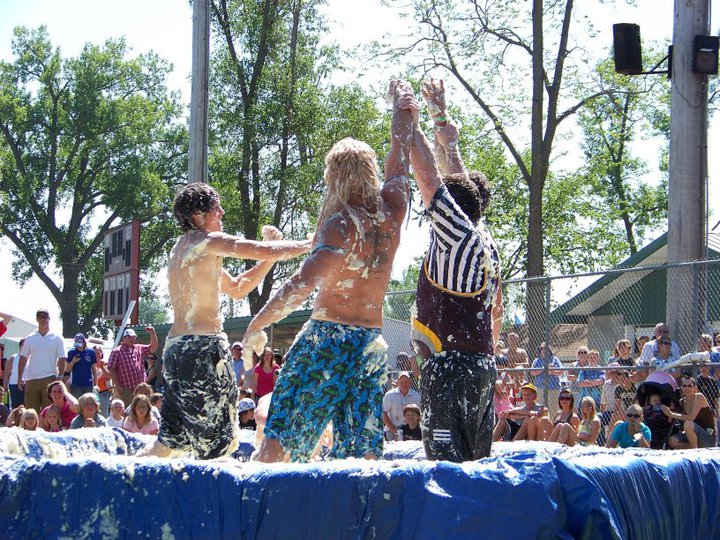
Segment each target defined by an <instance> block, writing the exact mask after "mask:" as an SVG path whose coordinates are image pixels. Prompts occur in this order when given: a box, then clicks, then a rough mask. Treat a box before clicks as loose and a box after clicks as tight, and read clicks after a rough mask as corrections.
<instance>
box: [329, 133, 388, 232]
mask: <svg viewBox="0 0 720 540" xmlns="http://www.w3.org/2000/svg"><path fill="white" fill-rule="evenodd" d="M323 178H324V180H325V184H326V185H327V193H326V194H325V200H324V201H323V205H322V208H321V210H320V216H319V217H318V228H319V227H321V226H322V224H323V223H324V222H325V221H327V219H328V218H329V217H330V216H331V215H333V214H335V213H336V212H339V211H340V210H342V209H348V208H349V205H348V203H349V201H350V199H351V198H353V197H357V196H359V197H360V198H361V200H362V204H363V206H365V207H367V208H370V207H372V206H373V205H374V204H376V203H377V200H378V197H379V195H380V180H379V178H378V164H377V155H376V154H375V150H373V149H372V148H370V146H369V145H368V144H367V143H364V142H362V141H358V140H356V139H352V138H350V137H346V138H345V139H341V140H339V141H338V142H336V143H335V144H334V145H333V147H332V148H331V149H330V151H329V152H328V153H327V156H325V173H324V175H323Z"/></svg>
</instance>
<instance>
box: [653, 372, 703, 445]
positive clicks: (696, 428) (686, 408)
mask: <svg viewBox="0 0 720 540" xmlns="http://www.w3.org/2000/svg"><path fill="white" fill-rule="evenodd" d="M680 388H681V390H682V398H680V410H681V411H682V412H673V411H671V410H670V409H669V408H668V407H665V406H663V412H664V413H665V416H667V417H668V418H672V419H673V420H682V421H683V431H682V432H681V433H677V434H675V435H671V436H670V438H669V439H668V446H670V448H674V449H685V448H708V447H710V446H715V416H714V414H713V411H712V409H711V408H710V404H709V403H708V401H707V399H706V398H705V396H704V395H703V394H702V393H701V392H698V389H697V383H696V382H695V379H693V378H692V377H683V378H682V379H681V383H680Z"/></svg>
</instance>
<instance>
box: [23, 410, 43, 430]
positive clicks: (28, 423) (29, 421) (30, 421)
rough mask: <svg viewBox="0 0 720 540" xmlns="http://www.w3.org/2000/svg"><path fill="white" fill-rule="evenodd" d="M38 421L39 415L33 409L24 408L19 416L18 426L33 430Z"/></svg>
mask: <svg viewBox="0 0 720 540" xmlns="http://www.w3.org/2000/svg"><path fill="white" fill-rule="evenodd" d="M39 422H40V417H39V416H38V413H37V411H36V410H35V409H25V410H24V411H23V413H22V416H21V417H20V427H21V428H22V429H26V430H28V431H35V430H36V429H37V428H38V423H39Z"/></svg>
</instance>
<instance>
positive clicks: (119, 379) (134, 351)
mask: <svg viewBox="0 0 720 540" xmlns="http://www.w3.org/2000/svg"><path fill="white" fill-rule="evenodd" d="M145 330H147V332H148V334H150V344H149V345H138V344H136V343H135V340H136V339H137V334H136V333H135V330H133V329H132V328H128V329H126V330H125V331H124V332H123V334H122V338H121V339H120V345H118V346H117V347H115V348H114V349H113V350H112V352H111V353H110V358H109V359H108V365H107V367H108V371H109V372H110V376H111V377H112V380H113V386H114V387H115V396H116V397H119V398H120V399H122V400H123V402H125V403H130V402H132V400H133V391H134V389H135V387H136V386H137V385H138V384H140V383H144V382H145V377H146V373H145V363H144V362H143V358H145V355H147V354H148V353H151V352H152V353H154V352H155V351H157V347H158V339H157V334H156V333H155V328H153V327H152V325H147V326H146V327H145Z"/></svg>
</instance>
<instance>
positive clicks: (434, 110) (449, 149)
mask: <svg viewBox="0 0 720 540" xmlns="http://www.w3.org/2000/svg"><path fill="white" fill-rule="evenodd" d="M422 95H423V98H425V104H426V105H427V108H428V113H429V114H430V116H431V117H432V119H433V124H434V131H435V159H436V161H437V165H438V169H439V170H440V174H442V175H443V176H446V175H449V174H456V173H464V172H466V169H465V164H464V163H463V161H462V158H461V157H460V149H459V147H458V140H459V138H460V131H459V130H458V128H457V125H456V124H455V123H454V122H453V121H452V120H451V119H450V117H449V115H448V113H447V108H446V106H445V85H444V84H443V81H442V80H439V81H436V80H434V79H432V78H431V79H430V80H429V81H423V87H422Z"/></svg>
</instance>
